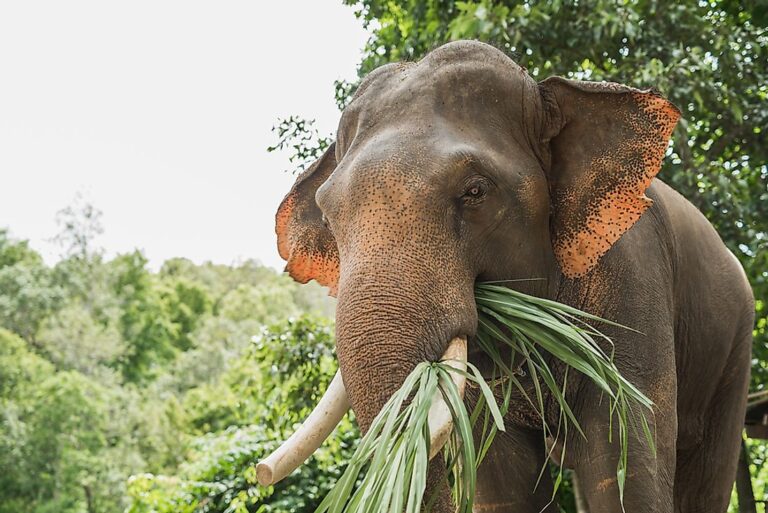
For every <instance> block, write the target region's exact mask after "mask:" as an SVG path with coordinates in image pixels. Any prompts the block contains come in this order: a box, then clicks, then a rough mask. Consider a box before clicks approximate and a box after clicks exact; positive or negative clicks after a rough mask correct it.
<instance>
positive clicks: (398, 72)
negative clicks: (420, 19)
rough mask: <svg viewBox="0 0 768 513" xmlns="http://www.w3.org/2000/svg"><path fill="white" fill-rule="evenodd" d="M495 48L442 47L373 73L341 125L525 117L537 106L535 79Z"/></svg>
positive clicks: (349, 127)
mask: <svg viewBox="0 0 768 513" xmlns="http://www.w3.org/2000/svg"><path fill="white" fill-rule="evenodd" d="M447 46H450V45H447ZM486 47H487V45H482V49H483V50H485V49H486ZM487 48H491V47H487ZM448 50H450V49H448ZM492 50H493V53H490V54H488V52H487V51H483V52H478V51H474V52H469V51H462V52H456V51H446V50H445V47H441V48H440V49H438V50H436V51H434V52H432V53H430V54H429V55H428V56H427V57H425V58H424V59H422V60H420V61H419V62H417V63H411V64H402V65H390V66H387V67H385V68H384V69H383V70H382V71H380V72H378V73H373V74H372V75H371V77H370V78H369V79H368V80H366V81H364V82H363V84H362V85H361V86H360V89H359V91H358V93H357V94H356V96H355V98H354V100H353V101H352V103H350V105H349V106H348V107H347V109H345V112H344V114H343V116H342V122H341V125H340V131H347V132H349V131H353V132H355V133H357V132H360V131H366V130H369V129H371V128H374V127H377V126H381V125H382V124H387V123H389V122H392V121H396V122H402V121H403V120H408V121H409V122H410V123H413V124H420V125H429V123H435V122H439V121H440V120H442V121H445V120H454V119H455V120H460V121H463V122H467V121H469V122H470V123H474V124H477V123H478V122H480V121H483V124H485V125H486V126H492V125H489V124H488V123H486V122H485V121H486V120H488V119H489V118H490V119H493V118H497V117H503V118H505V119H507V120H515V119H516V118H517V119H522V118H524V117H525V115H526V111H527V112H532V110H533V107H536V105H535V102H536V97H537V95H536V94H533V93H535V92H536V90H537V89H536V83H535V81H534V80H533V79H532V78H531V77H530V76H528V74H527V73H526V71H525V70H524V69H523V68H521V67H520V66H518V65H517V64H516V63H514V62H513V61H512V60H511V59H509V58H508V57H506V56H505V55H504V54H502V53H501V52H499V51H498V50H496V49H493V48H492ZM531 101H533V102H534V104H532V105H529V106H530V108H526V106H525V105H524V103H526V102H527V103H528V104H531ZM436 118H440V119H439V120H438V119H436ZM347 135H348V136H354V134H347Z"/></svg>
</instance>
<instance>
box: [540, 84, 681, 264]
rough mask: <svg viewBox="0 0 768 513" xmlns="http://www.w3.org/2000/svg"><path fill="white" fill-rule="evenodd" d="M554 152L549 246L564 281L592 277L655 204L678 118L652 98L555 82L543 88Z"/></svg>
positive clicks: (614, 87)
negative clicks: (653, 190)
mask: <svg viewBox="0 0 768 513" xmlns="http://www.w3.org/2000/svg"><path fill="white" fill-rule="evenodd" d="M539 90H540V91H541V93H542V99H543V102H544V108H545V122H544V130H543V134H542V137H543V139H544V142H545V143H548V144H549V149H550V152H551V167H550V170H549V173H548V175H549V176H548V180H549V184H550V196H551V200H552V207H553V212H552V221H551V225H552V239H553V240H552V242H553V247H554V251H555V256H556V257H557V259H558V261H559V263H560V267H561V268H562V271H563V273H564V274H565V276H567V277H569V278H578V277H581V276H583V275H585V274H586V273H588V272H589V271H590V270H591V269H592V268H594V266H595V265H597V262H598V260H599V259H600V257H601V256H603V255H604V254H605V253H606V252H607V251H608V250H609V249H610V248H611V246H612V245H613V244H614V243H615V242H616V241H617V240H619V238H620V237H621V236H622V235H623V234H624V232H626V231H627V230H629V229H630V228H631V227H632V226H633V225H634V224H635V223H636V222H637V220H638V219H639V218H640V216H641V215H642V214H643V212H645V210H646V209H647V208H648V207H649V206H650V205H651V204H652V203H653V202H652V200H651V199H650V198H648V197H647V196H646V195H645V191H646V190H647V189H648V187H649V186H650V185H651V181H652V180H653V177H654V176H656V174H657V173H658V172H659V169H660V167H661V161H662V158H663V157H664V153H665V151H666V149H667V145H668V143H669V137H670V135H671V134H672V130H673V129H674V127H675V124H676V123H677V120H678V118H679V117H680V111H679V110H678V109H677V108H676V107H675V106H674V105H672V103H670V102H669V101H667V100H666V99H664V98H663V97H662V96H661V95H660V94H658V93H657V92H656V91H653V90H647V91H642V90H639V89H634V88H631V87H627V86H623V85H620V84H614V83H609V82H582V81H575V80H567V79H564V78H560V77H552V78H548V79H546V80H544V81H543V82H541V83H540V84H539Z"/></svg>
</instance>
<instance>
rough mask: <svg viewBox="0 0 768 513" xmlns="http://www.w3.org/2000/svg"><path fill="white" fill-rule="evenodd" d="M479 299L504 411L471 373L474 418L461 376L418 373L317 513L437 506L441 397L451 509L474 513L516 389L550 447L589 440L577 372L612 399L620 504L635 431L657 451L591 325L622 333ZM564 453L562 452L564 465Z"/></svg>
mask: <svg viewBox="0 0 768 513" xmlns="http://www.w3.org/2000/svg"><path fill="white" fill-rule="evenodd" d="M475 300H476V302H477V311H478V330H477V336H476V340H477V342H478V344H479V345H480V347H481V348H482V349H483V350H484V351H485V352H486V353H487V354H488V356H489V357H490V358H491V359H492V360H493V362H494V364H495V372H494V376H495V377H498V378H501V379H498V380H495V381H494V382H495V383H498V384H499V385H498V386H500V387H501V396H502V397H503V399H502V400H501V401H500V404H497V401H496V399H495V398H494V395H493V392H492V391H491V388H490V387H489V386H488V384H487V383H486V382H485V380H484V379H483V377H482V376H481V374H480V372H479V371H478V370H477V369H476V368H474V367H473V366H472V365H471V364H469V365H468V369H469V370H468V371H467V372H466V373H465V375H466V377H467V379H468V380H469V381H471V382H474V383H475V384H477V385H478V387H479V388H480V390H481V392H482V393H481V394H480V400H479V401H478V403H477V405H476V407H475V408H474V410H473V411H472V413H471V414H470V413H469V412H467V410H466V408H465V406H464V402H463V400H462V399H461V397H460V396H459V393H458V390H457V388H456V386H455V384H454V383H453V381H452V380H451V378H450V373H451V372H461V371H458V370H456V369H454V368H452V367H449V366H447V365H445V364H442V363H426V362H425V363H421V364H419V365H418V366H417V367H416V369H415V370H414V371H413V372H412V373H411V374H410V376H409V377H408V378H407V379H406V381H405V383H404V384H403V386H402V387H401V388H400V389H399V390H398V392H397V393H395V394H394V395H393V396H392V397H391V398H390V400H389V401H388V402H387V404H386V405H385V407H384V408H383V409H382V410H381V412H380V413H379V415H378V416H377V417H376V419H375V420H374V422H373V424H372V425H371V428H370V429H369V431H368V433H366V435H365V437H363V440H362V442H361V444H360V446H359V447H358V449H357V451H356V452H355V454H354V455H353V457H352V459H351V461H350V463H349V466H348V467H347V469H346V471H345V472H344V474H343V476H342V477H341V479H340V480H339V481H338V482H337V484H336V486H335V487H334V488H333V490H331V492H330V493H329V494H328V496H327V497H326V498H325V500H324V501H323V503H322V504H321V505H320V507H319V508H318V510H317V511H318V512H319V513H324V512H329V513H342V512H349V513H368V512H372V511H377V512H379V511H387V512H398V513H399V512H401V511H406V512H407V513H415V512H419V511H421V507H422V501H424V502H425V503H426V504H427V505H429V504H430V499H431V498H430V497H424V493H425V489H426V479H427V467H428V463H429V459H428V455H429V430H428V427H427V416H428V412H429V408H430V404H431V402H432V398H433V397H434V395H435V393H436V392H438V391H439V392H440V393H442V395H443V397H444V399H445V402H446V403H447V404H448V406H449V408H450V410H451V415H452V416H453V422H454V429H453V433H452V434H451V438H450V440H449V442H448V444H447V445H446V448H445V450H444V456H445V460H446V464H447V466H448V468H449V480H450V481H451V485H452V488H453V498H454V502H455V503H456V505H457V511H459V512H466V513H469V512H471V511H472V502H473V497H474V492H475V477H476V470H477V466H478V465H479V464H480V462H481V461H482V459H483V457H484V456H485V454H486V453H487V451H488V449H489V448H490V446H491V443H492V442H493V438H494V436H495V435H496V433H497V432H498V431H499V430H501V431H503V430H504V424H503V420H502V419H503V415H504V413H506V410H507V408H508V405H509V400H510V397H511V394H512V392H513V390H514V389H517V390H518V391H519V392H520V394H521V395H522V396H523V397H524V398H525V399H526V400H527V401H528V402H529V403H530V405H531V406H532V407H533V408H534V409H535V410H536V411H537V412H538V414H539V417H540V418H541V423H542V430H543V433H544V437H545V438H546V437H551V438H552V439H555V440H562V441H565V440H566V438H567V433H568V429H569V426H570V427H571V428H574V429H576V430H577V431H578V432H579V433H581V434H582V435H583V431H582V429H581V426H580V425H579V423H578V421H577V420H576V417H575V415H574V413H573V411H572V409H571V407H570V406H569V404H568V401H567V399H566V392H567V390H566V382H567V375H568V371H569V369H571V368H572V369H574V370H576V371H579V372H581V373H582V374H584V375H585V376H586V377H588V378H589V379H591V380H592V382H593V383H594V384H595V385H596V386H597V387H598V388H599V389H600V390H601V391H602V393H603V394H604V397H605V398H606V399H607V400H606V408H607V409H608V412H609V416H610V419H611V426H610V427H611V429H610V430H609V433H612V432H613V431H614V429H613V428H614V424H613V423H614V422H615V431H616V432H617V433H618V446H619V450H620V458H619V463H618V466H617V469H616V476H617V483H618V486H619V493H620V495H621V496H622V498H623V490H624V480H625V476H626V469H627V463H628V462H627V442H628V437H629V434H630V427H631V428H632V429H633V430H634V431H635V433H636V434H637V436H644V437H645V439H646V441H647V443H648V444H649V446H651V448H652V449H653V448H654V439H653V435H652V433H651V431H650V428H649V425H648V421H647V418H646V413H652V411H653V410H652V408H653V403H652V402H651V401H650V399H648V398H647V397H646V396H645V395H644V394H643V393H642V392H640V390H638V389H637V388H636V387H635V386H633V385H632V384H631V383H630V382H629V381H627V380H626V379H625V378H624V377H623V376H622V375H621V373H620V372H619V370H618V369H617V368H616V366H615V364H614V363H613V355H612V353H611V354H607V353H605V352H604V351H603V350H602V349H601V348H600V346H599V345H598V344H597V340H598V339H603V340H604V341H607V342H608V343H610V339H609V338H608V337H606V336H605V335H603V334H602V333H600V331H598V330H597V329H596V328H594V327H593V326H591V325H590V324H589V321H594V322H599V323H605V324H611V325H614V326H618V325H616V324H615V323H612V322H610V321H606V320H604V319H601V318H599V317H596V316H593V315H590V314H587V313H585V312H582V311H580V310H577V309H575V308H572V307H570V306H567V305H564V304H561V303H557V302H555V301H550V300H546V299H541V298H537V297H533V296H529V295H526V294H523V293H520V292H517V291H514V290H511V289H508V288H506V287H503V286H500V285H497V284H491V283H484V284H478V285H477V286H476V287H475ZM626 329H629V328H626ZM499 343H500V344H504V345H507V346H508V347H509V348H510V349H511V350H512V357H513V358H512V359H513V360H514V364H513V362H512V361H509V362H505V361H504V359H503V358H502V356H501V353H500V352H499V349H498V347H499V346H498V344H499ZM611 347H612V344H611ZM548 355H551V357H554V358H556V359H558V360H560V362H562V363H564V364H565V369H566V370H565V373H564V376H560V379H561V380H562V382H560V381H558V378H557V377H556V375H555V373H554V372H553V371H552V369H551V367H550V365H549V361H551V358H550V357H549V356H548ZM518 369H522V370H524V371H526V372H527V374H528V375H529V376H530V378H531V382H532V383H533V390H532V391H531V392H532V393H530V394H529V393H528V391H526V389H525V387H524V386H523V385H522V383H521V382H520V379H519V376H520V371H519V370H518ZM545 389H546V390H548V392H549V395H550V396H551V397H552V398H554V399H555V402H556V405H557V407H558V408H559V409H560V412H559V413H560V415H558V418H559V421H558V425H557V426H554V428H553V426H550V425H549V424H548V423H547V421H546V418H547V416H546V415H545V414H544V413H545V410H544V397H545V394H546V392H545ZM529 391H530V389H529ZM404 405H405V406H404ZM479 422H481V423H482V424H481V427H482V428H481V429H480V430H479V431H480V432H481V433H482V436H481V437H480V440H479V444H478V445H477V447H476V446H475V441H474V439H473V437H472V433H473V429H474V428H475V427H476V426H478V423H479ZM641 431H642V435H640V432H641ZM654 450H655V449H654ZM565 452H566V448H565V447H563V451H562V453H561V454H562V455H561V458H564V456H565ZM561 463H562V461H561ZM545 468H546V467H544V468H542V473H543V472H544V470H545ZM560 469H561V470H560V471H559V473H558V475H557V476H556V478H555V483H554V484H555V491H556V490H557V488H558V486H559V484H560V481H561V478H562V464H561V466H560ZM553 497H554V496H553ZM425 499H426V500H425Z"/></svg>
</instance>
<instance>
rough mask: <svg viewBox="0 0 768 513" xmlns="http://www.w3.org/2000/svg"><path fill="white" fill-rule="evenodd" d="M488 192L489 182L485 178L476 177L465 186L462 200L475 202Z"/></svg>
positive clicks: (467, 202) (469, 202) (468, 202)
mask: <svg viewBox="0 0 768 513" xmlns="http://www.w3.org/2000/svg"><path fill="white" fill-rule="evenodd" d="M487 192H488V183H487V181H486V179H485V178H475V179H473V180H470V181H468V182H467V184H466V186H465V187H464V194H462V197H461V198H462V200H464V203H465V204H473V203H477V202H479V201H481V200H482V199H483V198H484V197H485V195H486V193H487Z"/></svg>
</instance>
